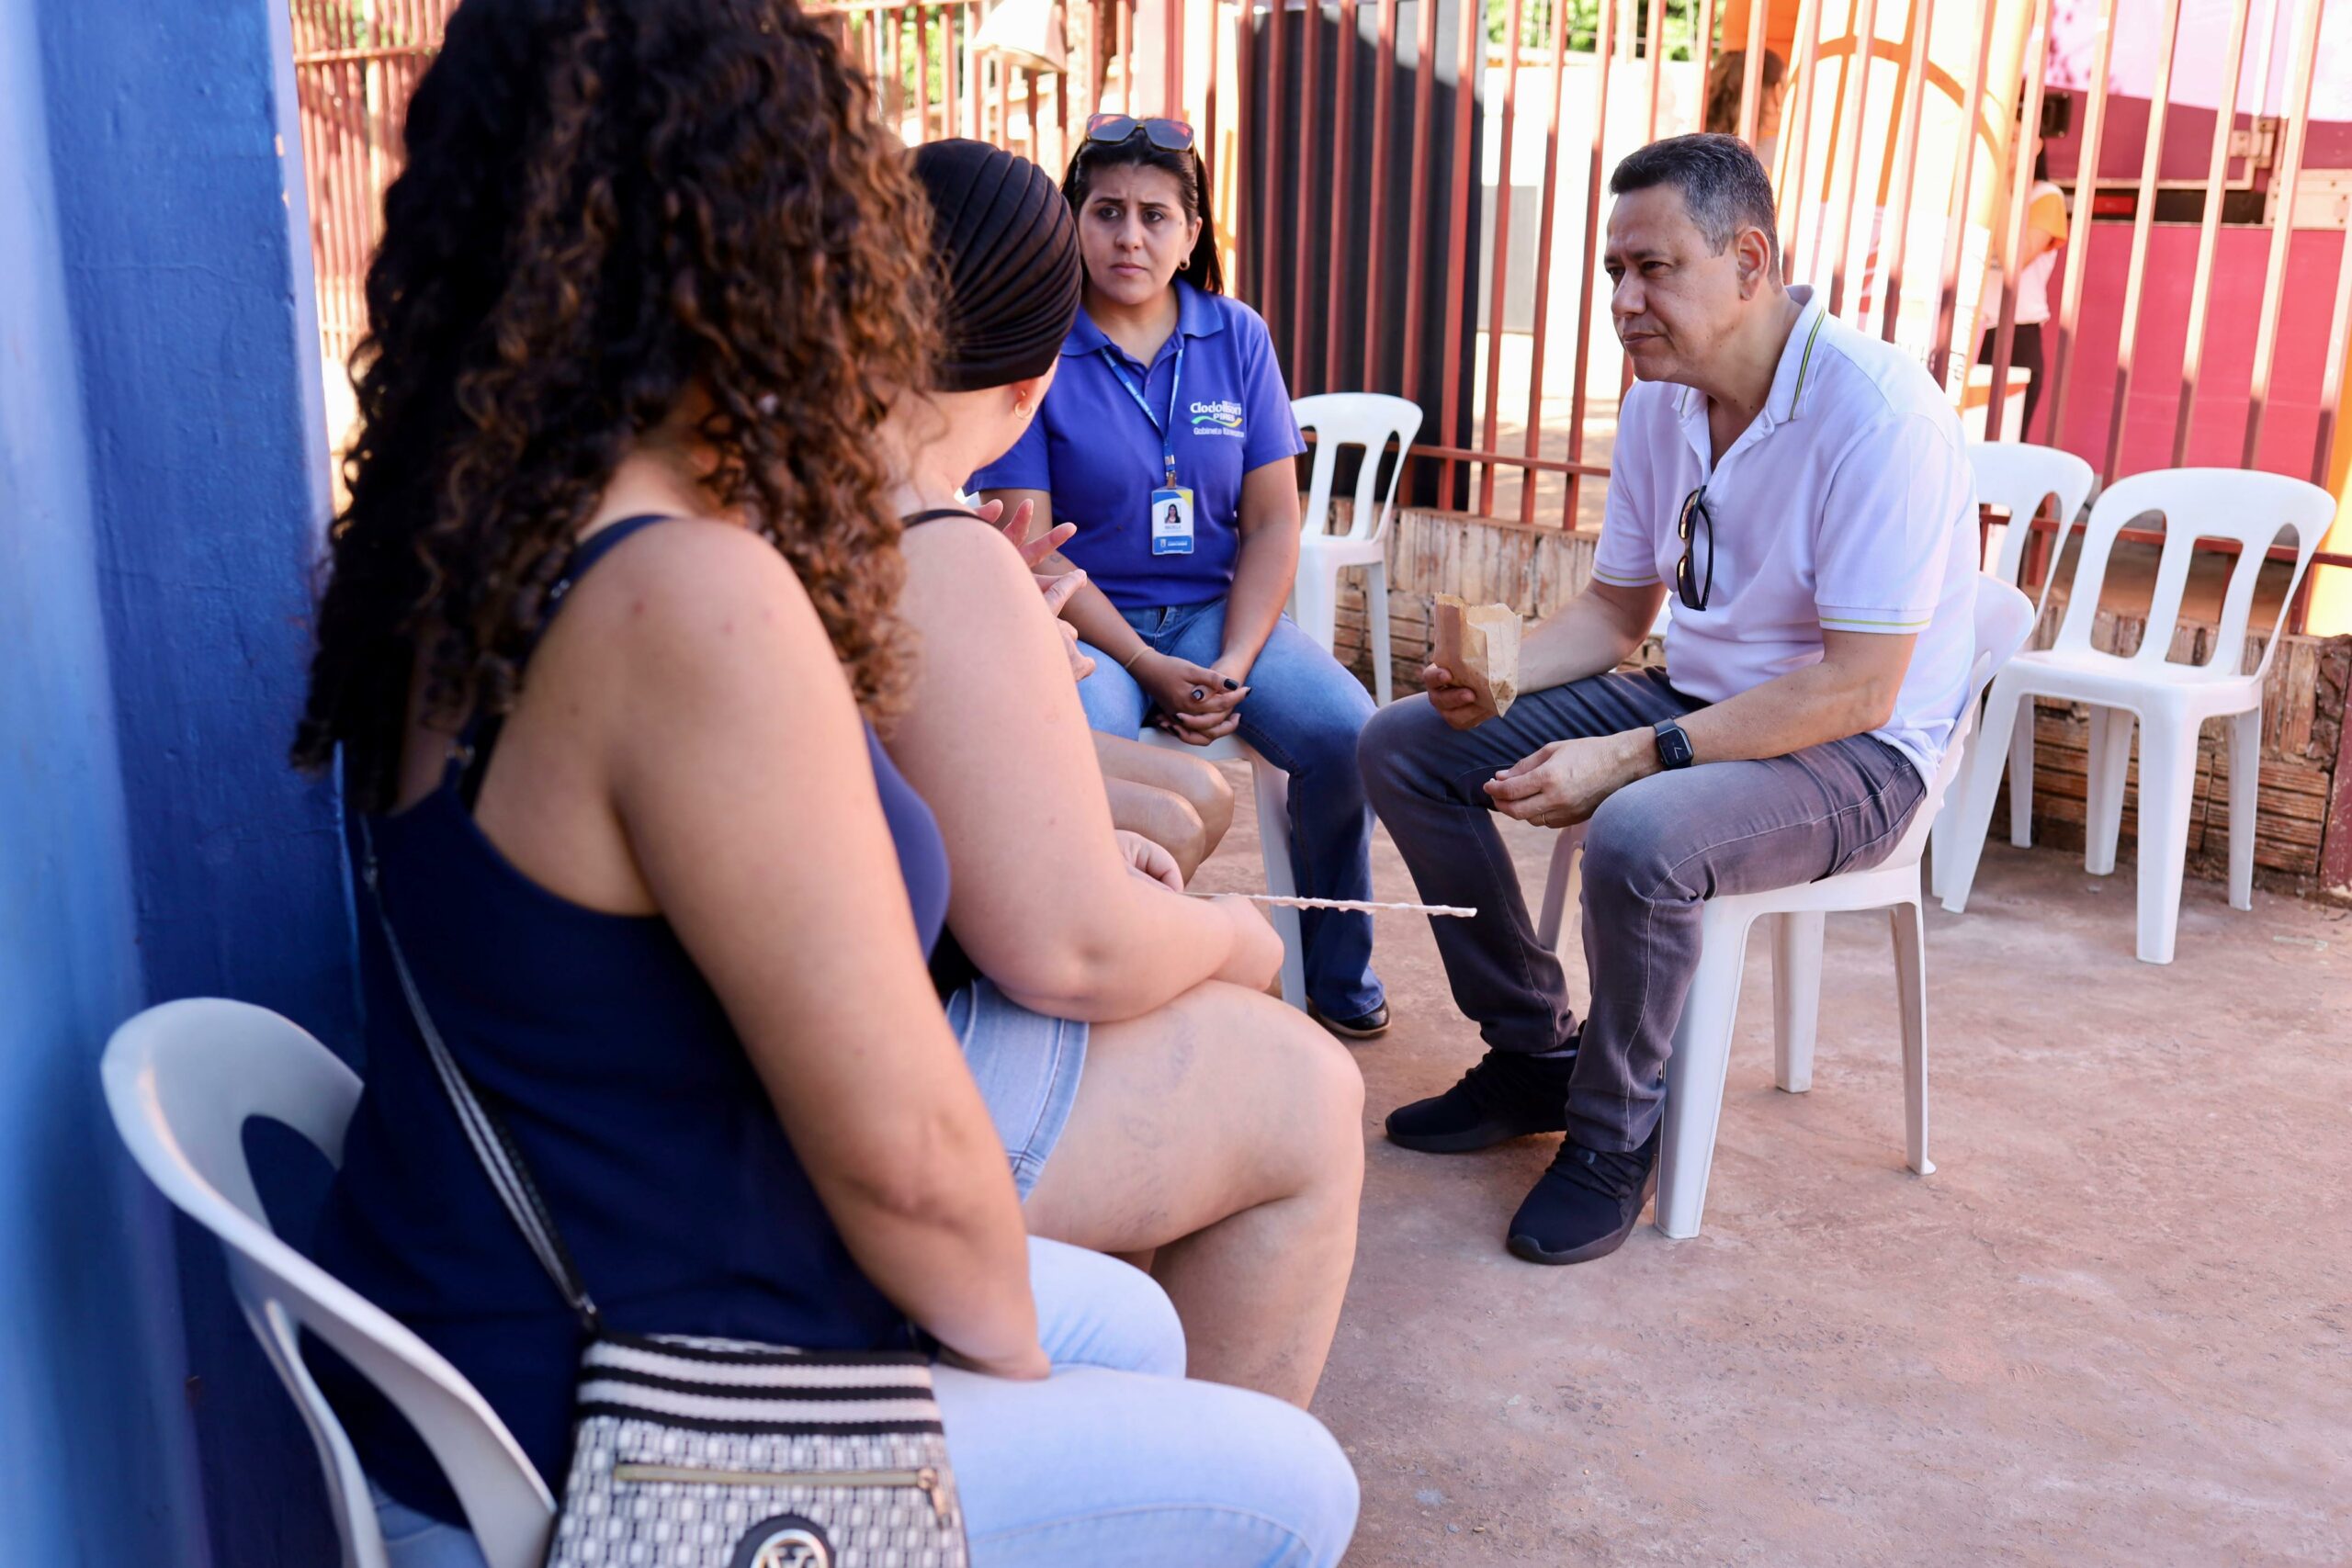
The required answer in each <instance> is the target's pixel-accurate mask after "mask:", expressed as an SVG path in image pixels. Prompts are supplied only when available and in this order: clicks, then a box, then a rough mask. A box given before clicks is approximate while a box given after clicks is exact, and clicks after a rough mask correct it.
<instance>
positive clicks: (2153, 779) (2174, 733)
mask: <svg viewBox="0 0 2352 1568" xmlns="http://www.w3.org/2000/svg"><path fill="white" fill-rule="evenodd" d="M2196 795H2197V730H2196V728H2195V727H2193V726H2188V725H2183V724H2179V723H2177V722H2175V721H2174V720H2173V719H2172V718H2170V717H2169V716H2158V715H2153V714H2152V715H2150V716H2148V717H2146V718H2143V720H2142V721H2141V727H2140V931H2139V952H2140V961H2141V962H2142V963H2143V964H2169V963H2171V962H2172V953H2173V942H2174V938H2175V937H2176V936H2177V934H2178V933H2179V930H2180V879H2181V872H2182V868H2183V866H2184V865H2185V863H2187V861H2188V814H2189V809H2190V807H2191V806H2192V805H2193V804H2194V802H2195V799H2196Z"/></svg>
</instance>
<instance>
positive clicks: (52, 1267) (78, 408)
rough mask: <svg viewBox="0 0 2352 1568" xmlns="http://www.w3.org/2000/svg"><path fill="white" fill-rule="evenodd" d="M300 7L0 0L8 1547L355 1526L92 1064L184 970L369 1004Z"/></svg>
mask: <svg viewBox="0 0 2352 1568" xmlns="http://www.w3.org/2000/svg"><path fill="white" fill-rule="evenodd" d="M285 34H286V21H285V17H284V10H283V5H282V0H141V3H137V4H133V3H130V0H121V3H113V4H104V5H96V4H90V3H88V0H35V3H34V4H33V5H31V6H27V5H25V4H23V3H22V0H0V1279H5V1280H6V1281H7V1283H6V1287H5V1289H0V1561H5V1562H11V1563H13V1562H27V1563H31V1562H40V1563H43V1564H49V1563H67V1564H82V1563H87V1564H92V1565H94V1568H95V1565H105V1568H114V1565H117V1564H129V1563H133V1562H137V1563H151V1562H152V1563H158V1564H165V1563H168V1564H182V1563H186V1564H196V1565H201V1564H204V1563H206V1562H213V1563H219V1564H222V1565H224V1568H228V1565H233V1568H273V1565H276V1564H281V1563H282V1564H288V1565H289V1568H290V1565H293V1564H303V1565H309V1564H322V1563H328V1562H333V1561H334V1557H335V1548H334V1538H333V1533H332V1530H331V1529H329V1527H328V1525H327V1523H326V1518H325V1515H324V1512H323V1508H322V1505H321V1503H320V1500H319V1497H318V1480H317V1473H318V1472H317V1467H316V1461H315V1460H314V1459H313V1458H312V1456H311V1450H310V1447H309V1444H308V1440H307V1438H304V1437H303V1436H302V1435H301V1434H300V1428H299V1426H298V1425H297V1423H296V1422H295V1420H294V1417H293V1415H292V1412H291V1408H290V1406H289V1405H288V1402H287V1401H286V1399H285V1396H284V1394H283V1393H281V1392H280V1391H279V1389H278V1387H277V1382H276V1380H275V1378H274V1377H273V1376H272V1375H271V1374H270V1372H269V1371H268V1370H267V1368H266V1364H265V1363H264V1362H263V1361H262V1360H261V1359H260V1356H259V1354H258V1352H257V1351H256V1349H255V1348H254V1345H253V1343H252V1339H251V1337H250V1335H249V1334H248V1333H247V1331H246V1329H245V1327H244V1325H243V1321H242V1319H241V1318H240V1317H239V1316H238V1315H237V1314H236V1311H235V1309H234V1306H233V1303H232V1301H231V1299H230V1297H229V1294H228V1291H227V1286H226V1280H225V1278H224V1276H223V1273H222V1270H221V1267H220V1258H219V1254H218V1251H217V1249H216V1248H215V1247H213V1246H212V1245H211V1244H210V1242H209V1239H208V1238H206V1237H204V1236H202V1235H200V1234H199V1233H195V1232H193V1231H190V1230H188V1229H187V1228H186V1227H185V1226H180V1227H177V1228H176V1230H175V1226H174V1225H173V1224H171V1223H170V1222H168V1221H167V1220H166V1218H165V1217H164V1213H162V1211H161V1210H160V1208H159V1205H158V1204H157V1202H156V1201H154V1199H153V1195H152V1194H151V1193H150V1192H149V1191H148V1190H146V1189H145V1187H144V1184H143V1183H142V1182H141V1181H140V1180H139V1179H137V1177H136V1175H135V1173H133V1172H131V1171H130V1168H129V1167H128V1164H127V1162H126V1161H125V1160H124V1159H122V1157H121V1156H119V1153H118V1145H117V1143H116V1139H115V1137H114V1134H113V1132H112V1128H111V1126H110V1124H109V1123H108V1122H107V1121H106V1119H105V1115H104V1111H103V1108H102V1105H101V1103H100V1100H99V1096H98V1091H97V1081H96V1060H97V1055H98V1050H99V1047H100V1045H101V1044H102V1043H103V1041H104V1039H105V1035H106V1032H107V1030H109V1029H110V1028H111V1027H112V1025H113V1024H114V1023H115V1022H117V1021H119V1020H120V1018H121V1017H123V1016H124V1015H126V1014H127V1013H128V1012H130V1011H131V1010H134V1009H135V1008H137V1007H138V1006H141V1005H143V1004H144V1003H146V1002H150V1001H155V1000H162V999H164V998H172V997H180V996H189V995H216V996H230V997H238V998H245V999H248V1000H252V1001H256V1002H260V1003H262V1004H264V1005H266V1006H268V1007H272V1008H275V1009H277V1010H280V1011H282V1012H285V1013H287V1014H288V1015H289V1016H291V1017H293V1018H295V1019H297V1020H299V1021H301V1022H303V1023H304V1024H305V1025H307V1026H308V1027H309V1028H311V1030H312V1031H313V1032H316V1033H318V1034H319V1035H320V1036H321V1037H322V1038H324V1039H326V1040H328V1041H330V1042H331V1043H336V1044H338V1045H341V1044H342V1043H345V1042H346V1041H348V1040H349V1039H350V1038H351V1035H352V1030H351V1019H352V1003H351V990H350V980H349V960H348V952H349V941H348V931H349V924H348V909H347V905H346V900H345V888H344V886H343V876H342V872H341V866H340V862H339V859H338V856H337V854H336V852H335V845H336V809H335V803H334V797H333V795H332V792H331V791H330V790H328V789H327V788H326V787H325V786H323V785H321V784H311V783H306V782H304V781H302V780H300V779H298V778H296V777H295V776H294V775H293V774H292V773H289V772H288V769H287V767H286V765H285V763H284V761H283V759H284V756H285V750H286V745H287V742H288V739H289V737H290V734H291V727H292V724H293V721H294V716H295V714H296V711H297V709H298V706H299V704H300V694H301V687H302V677H303V668H304V664H305V661H306V659H307V650H308V626H307V616H308V610H309V576H310V562H311V559H312V558H313V557H314V554H315V548H316V530H317V526H318V523H319V520H320V518H321V517H322V513H323V510H324V496H323V486H324V479H325V472H324V464H323V454H322V440H321V435H320V431H321V416H320V414H319V412H318V389H317V378H318V367H317V358H316V348H315V346H314V345H315V342H316V339H315V336H314V335H313V333H312V331H311V320H310V314H309V303H308V283H307V268H308V257H307V251H306V249H305V248H304V247H303V246H302V245H301V244H300V243H299V242H298V239H297V236H298V235H299V233H300V227H299V226H300V222H301V218H302V215H301V211H300V189H301V186H300V178H299V170H298V169H297V167H296V165H295V164H294V163H293V161H292V157H291V155H290V150H291V149H293V148H295V147H296V146H298V145H299V143H298V141H297V138H296V137H295V135H294V134H293V128H292V123H291V107H292V95H291V66H290V58H289V55H288V46H287V39H286V36H285ZM298 280H299V286H298ZM199 1476H200V1481H201V1485H200V1491H199V1486H198V1477H199Z"/></svg>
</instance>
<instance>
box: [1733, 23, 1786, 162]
mask: <svg viewBox="0 0 2352 1568" xmlns="http://www.w3.org/2000/svg"><path fill="white" fill-rule="evenodd" d="M1765 8H1766V7H1765V5H1764V0H1748V6H1747V55H1746V56H1745V57H1744V58H1743V59H1742V60H1741V61H1740V62H1739V139H1740V140H1741V141H1745V142H1747V144H1748V145H1749V146H1750V147H1753V146H1755V145H1756V126H1757V122H1758V118H1759V117H1760V116H1761V115H1762V114H1763V112H1764V12H1765ZM1787 82H1788V77H1787V76H1785V75H1783V76H1782V77H1781V83H1782V85H1783V91H1785V89H1786V84H1787ZM1784 123H1785V122H1784Z"/></svg>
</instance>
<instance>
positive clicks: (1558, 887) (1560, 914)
mask: <svg viewBox="0 0 2352 1568" xmlns="http://www.w3.org/2000/svg"><path fill="white" fill-rule="evenodd" d="M1584 829H1585V825H1584V824H1583V823H1581V822H1579V823H1577V825H1576V826H1575V827H1573V828H1563V829H1560V831H1559V835H1558V837H1556V838H1555V839H1554V840H1552V869H1551V871H1550V872H1549V873H1547V874H1545V875H1544V912H1543V914H1542V915H1541V916H1540V917H1539V918H1538V919H1537V920H1536V922H1535V940H1536V942H1539V943H1541V944H1542V945H1543V947H1544V950H1545V951H1546V952H1549V953H1557V952H1559V951H1560V923H1561V920H1562V919H1563V918H1564V917H1565V915H1566V912H1567V907H1568V895H1569V894H1570V893H1571V892H1572V891H1574V890H1575V887H1576V882H1577V866H1578V865H1579V864H1580V862H1579V860H1578V858H1577V857H1578V856H1579V854H1581V853H1582V852H1583V850H1584Z"/></svg>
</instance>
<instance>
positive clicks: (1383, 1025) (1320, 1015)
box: [1306, 1007, 1395, 1040]
mask: <svg viewBox="0 0 2352 1568" xmlns="http://www.w3.org/2000/svg"><path fill="white" fill-rule="evenodd" d="M1306 1016H1307V1017H1309V1018H1311V1019H1313V1020H1314V1021H1316V1022H1317V1023H1319V1024H1321V1025H1322V1026H1323V1027H1324V1028H1325V1029H1328V1030H1329V1031H1330V1032H1332V1033H1334V1034H1336V1035H1338V1036H1339V1037H1340V1039H1342V1040H1377V1039H1379V1038H1380V1037H1381V1036H1382V1035H1384V1034H1385V1033H1387V1032H1388V1026H1389V1024H1390V1023H1392V1022H1394V1021H1395V1020H1394V1019H1389V1018H1384V1019H1382V1020H1381V1021H1380V1026H1379V1027H1378V1028H1377V1029H1358V1028H1355V1027H1354V1026H1353V1025H1351V1024H1347V1023H1342V1022H1340V1021H1339V1020H1338V1019H1336V1018H1333V1017H1332V1016H1330V1014H1329V1013H1327V1012H1325V1011H1324V1010H1322V1009H1321V1008H1317V1007H1310V1008H1308V1009H1307V1010H1306Z"/></svg>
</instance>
